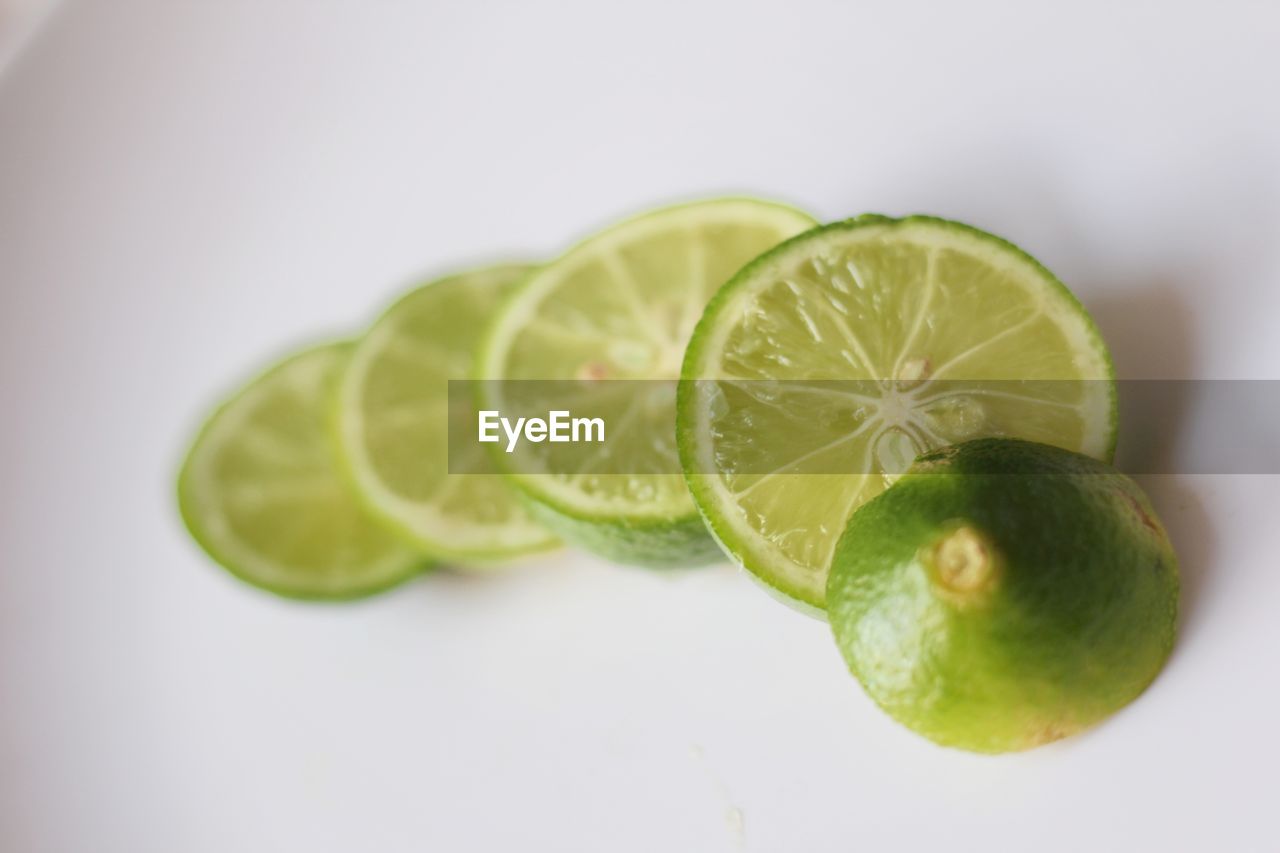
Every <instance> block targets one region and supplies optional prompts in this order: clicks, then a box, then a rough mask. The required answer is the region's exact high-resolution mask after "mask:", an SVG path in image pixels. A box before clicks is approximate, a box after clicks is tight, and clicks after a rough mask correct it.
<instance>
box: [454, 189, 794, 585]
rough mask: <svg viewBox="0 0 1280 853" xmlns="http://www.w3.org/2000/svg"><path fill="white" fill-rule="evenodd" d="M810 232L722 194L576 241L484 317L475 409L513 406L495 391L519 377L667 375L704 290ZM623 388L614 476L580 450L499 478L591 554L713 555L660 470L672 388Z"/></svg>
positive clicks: (670, 560)
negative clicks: (627, 394) (566, 465)
mask: <svg viewBox="0 0 1280 853" xmlns="http://www.w3.org/2000/svg"><path fill="white" fill-rule="evenodd" d="M812 225H813V220H812V219H810V218H809V217H808V216H806V215H805V214H803V213H800V212H799V211H796V210H793V209H792V208H789V207H784V206H782V205H777V204H771V203H766V202H761V201H754V200H749V199H723V200H716V201H707V202H699V203H694V204H688V205H683V206H679V207H673V208H668V209H665V210H660V211H657V212H654V213H650V214H647V215H644V216H640V217H638V218H635V219H632V220H629V221H627V222H624V223H622V224H620V225H617V226H615V227H613V228H610V229H608V230H606V231H604V232H602V233H600V234H598V235H596V236H594V237H592V238H590V239H588V240H586V241H585V242H583V243H581V244H579V245H578V246H577V247H576V248H574V249H572V250H570V251H569V252H568V253H567V254H566V255H564V256H563V257H561V258H560V259H559V260H557V261H555V262H554V263H551V264H548V265H547V266H545V267H542V268H541V269H540V270H538V271H537V272H536V273H534V274H533V275H532V276H530V277H529V278H528V279H526V280H525V282H524V283H523V284H522V285H521V286H520V288H519V290H518V291H517V293H516V294H515V295H514V297H513V298H512V299H511V301H510V302H509V303H507V305H506V306H505V308H504V310H503V311H502V313H501V314H500V316H498V318H497V319H496V321H495V323H494V326H493V328H492V329H491V332H490V334H489V337H488V342H487V344H486V346H485V347H484V350H483V353H482V355H481V359H480V365H479V372H478V375H479V377H480V379H481V380H486V381H482V382H480V383H479V386H478V394H479V396H480V398H481V400H482V401H483V406H482V408H484V409H486V410H494V411H499V412H501V411H503V410H504V409H508V410H509V409H511V408H513V406H508V405H507V403H508V402H511V401H510V400H508V399H507V396H508V392H509V391H510V389H512V388H514V387H515V386H516V385H517V384H518V383H520V382H521V381H525V380H562V381H563V380H571V381H578V380H580V381H583V382H590V381H593V380H626V379H670V380H675V379H677V378H678V377H679V370H680V362H681V359H682V358H683V355H684V348H685V344H686V342H687V341H688V339H689V334H690V332H691V331H692V330H693V326H694V324H695V323H696V322H697V319H698V317H699V316H701V314H702V310H703V308H704V307H705V305H706V302H707V299H708V298H709V297H710V296H711V294H712V293H714V292H715V291H716V290H717V289H718V288H719V286H720V285H721V284H723V283H724V282H725V281H727V280H728V278H729V277H730V276H732V275H733V274H734V273H735V272H737V271H738V269H739V268H741V267H742V265H743V264H745V263H746V262H747V261H749V260H751V259H752V258H754V257H755V256H756V255H758V254H759V253H761V252H763V251H765V250H766V249H769V248H771V247H773V246H775V245H777V243H778V242H780V241H781V240H783V239H785V238H787V237H790V236H792V235H794V234H797V233H799V232H801V231H803V230H804V229H806V228H809V227H811V226H812ZM626 384H627V383H614V385H615V386H616V387H617V388H623V387H624V386H626ZM671 384H674V382H672V383H671ZM634 385H635V386H636V387H635V389H634V393H633V396H632V398H631V399H630V400H628V401H627V405H626V406H625V407H624V409H623V411H622V412H621V414H620V415H619V417H618V418H616V419H614V420H612V421H611V422H610V423H609V425H608V429H609V436H610V439H609V447H610V450H609V452H610V453H611V454H613V455H614V457H615V460H614V462H616V458H617V457H623V458H626V459H628V460H630V461H629V464H628V466H627V470H626V471H625V472H620V471H619V468H618V467H617V466H616V464H613V463H611V465H612V470H611V471H608V472H607V473H594V472H593V465H592V464H591V459H590V458H589V455H583V456H582V457H580V459H582V461H583V464H581V465H580V466H579V468H578V469H577V470H574V471H563V472H557V473H554V474H542V473H530V472H527V471H518V470H508V474H509V476H510V479H511V480H512V481H513V482H514V483H516V485H517V486H518V487H519V488H520V489H521V490H522V491H523V492H524V493H525V494H526V495H527V496H528V497H529V498H530V499H531V500H532V501H533V504H534V506H535V508H536V509H535V511H536V512H538V514H539V518H542V519H544V520H545V521H546V522H547V523H548V524H549V525H551V526H552V527H553V528H554V529H555V530H556V531H557V532H558V533H560V534H561V535H562V536H563V537H564V538H566V539H567V540H571V541H573V542H575V543H577V544H580V545H582V546H583V547H586V548H588V549H590V550H593V551H595V552H597V553H600V554H603V555H604V556H607V557H610V558H612V559H615V560H618V561H620V562H628V563H635V564H641V565H654V566H666V565H681V564H696V563H702V562H708V561H710V560H712V559H714V558H715V557H716V556H718V550H717V549H716V546H715V544H714V542H712V541H711V540H710V539H709V538H708V536H707V534H706V531H705V528H704V526H703V524H702V521H701V520H700V519H699V518H698V516H697V513H696V511H695V509H694V507H693V504H692V502H691V501H690V499H689V494H688V489H687V487H686V486H685V484H684V481H683V478H682V477H681V476H680V475H679V474H678V473H671V472H674V471H678V470H679V467H678V460H677V454H676V449H675V400H674V394H673V393H672V387H671V385H669V384H664V383H649V384H648V385H646V384H645V383H634ZM610 393H612V391H610ZM500 455H501V454H495V457H500ZM610 467H611V466H610V465H601V466H599V468H597V469H596V470H608V469H610ZM658 472H667V473H658Z"/></svg>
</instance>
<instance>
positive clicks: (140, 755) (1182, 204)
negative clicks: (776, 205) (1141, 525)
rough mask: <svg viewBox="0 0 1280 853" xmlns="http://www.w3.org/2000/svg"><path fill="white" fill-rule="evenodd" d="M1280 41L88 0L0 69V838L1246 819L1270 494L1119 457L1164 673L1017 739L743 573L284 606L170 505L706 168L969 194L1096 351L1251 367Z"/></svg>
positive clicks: (1219, 7) (908, 837)
mask: <svg viewBox="0 0 1280 853" xmlns="http://www.w3.org/2000/svg"><path fill="white" fill-rule="evenodd" d="M1278 40H1280V13H1278V12H1277V9H1276V7H1275V6H1274V5H1270V4H1265V3H1260V2H1259V3H1246V2H1238V3H1218V4H1191V3H1176V2H1174V3H1164V4H1137V3H1134V4H1122V3H1121V4H1118V3H1114V2H1107V3H1090V2H1085V3H1071V4H1053V5H1047V4H1030V3H1008V4H996V3H989V2H970V3H965V4H951V3H934V4H926V5H923V6H911V5H910V4H897V3H819V2H794V3H789V4H768V5H764V4H758V5H754V6H752V5H751V4H744V3H734V2H695V1H694V0H682V2H670V3H668V2H651V3H643V4H631V5H629V6H627V7H621V6H619V5H617V4H604V3H597V2H585V0H583V2H566V3H560V4H540V3H527V2H524V3H516V2H512V3H502V4H499V3H480V2H475V3H449V4H446V3H367V2H366V3H359V2H346V3H339V2H324V3H320V2H314V0H312V2H300V0H293V2H275V3H261V2H249V0H227V1H226V2H218V3H196V2H187V3H175V2H164V0H153V2H141V0H117V2H113V3H109V4H108V3H100V2H91V0H68V2H66V3H64V4H63V7H62V8H61V9H60V10H59V11H58V12H57V13H56V14H55V15H54V17H53V18H52V20H51V21H50V23H49V24H48V25H47V26H46V27H45V28H44V29H43V30H42V32H41V33H39V34H38V35H37V36H36V38H34V39H33V40H32V41H31V42H29V44H28V46H27V48H26V50H25V51H24V52H23V54H22V55H21V56H20V57H19V58H18V59H17V61H16V62H14V63H12V64H11V65H10V66H9V67H8V69H7V70H6V72H5V75H4V76H3V77H0V293H2V294H3V296H2V299H3V302H2V303H0V332H2V334H0V391H2V393H3V399H4V404H3V412H4V418H3V421H2V422H0V437H2V439H3V445H2V446H3V450H0V460H2V464H0V472H2V473H0V477H2V479H0V499H2V504H0V848H2V849H4V850H6V851H7V850H13V851H57V853H62V852H63V851H66V853H71V851H82V850H94V851H99V853H116V851H119V852H120V853H144V852H145V851H183V853H204V851H208V853H226V851H237V853H256V851H292V850H307V851H310V853H324V851H335V853H336V851H350V850H357V849H359V850H376V851H421V850H438V851H515V850H520V851H548V853H561V851H579V850H581V851H593V853H594V851H609V853H621V851H643V853H652V851H658V850H671V851H707V853H714V851H735V850H743V849H745V850H750V851H779V853H793V851H848V850H885V849H905V850H948V851H955V850H965V849H979V848H980V849H983V850H1017V851H1022V850H1043V851H1056V850H1061V851H1078V850H1082V849H1090V850H1126V851H1129V850H1138V849H1169V850H1262V849H1269V848H1273V847H1274V844H1275V838H1274V825H1273V824H1274V820H1273V812H1274V791H1275V782H1274V779H1275V772H1274V767H1275V764H1276V762H1277V760H1280V733H1278V732H1280V728H1278V727H1277V725H1276V720H1277V718H1280V686H1278V684H1280V682H1277V679H1276V677H1275V668H1276V660H1275V655H1276V650H1277V648H1280V619H1278V618H1277V615H1276V614H1277V608H1278V607H1280V572H1277V571H1276V563H1277V559H1276V544H1275V543H1276V539H1275V522H1274V515H1275V510H1274V507H1275V505H1276V501H1277V499H1280V478H1277V477H1261V476H1257V477H1172V478H1158V479H1154V480H1151V481H1149V482H1148V485H1149V486H1150V487H1151V490H1152V492H1153V496H1154V497H1155V499H1156V501H1157V504H1158V506H1159V509H1160V511H1161V513H1162V515H1163V517H1164V519H1165V521H1166V523H1167V524H1168V526H1169V527H1170V528H1171V530H1172V532H1173V536H1174V538H1175V540H1176V544H1177V545H1178V547H1179V550H1180V552H1181V554H1182V558H1183V562H1184V576H1185V586H1186V588H1187V595H1186V600H1185V602H1184V608H1185V621H1184V626H1183V633H1182V638H1181V641H1180V644H1179V646H1178V648H1177V651H1176V652H1175V654H1174V656H1173V658H1172V660H1171V662H1170V664H1169V666H1168V668H1167V670H1166V671H1165V673H1164V674H1163V675H1162V676H1161V677H1160V679H1159V680H1158V681H1157V682H1156V683H1155V685H1154V686H1153V687H1152V688H1151V690H1150V691H1149V692H1148V693H1147V694H1146V695H1144V696H1143V697H1142V698H1141V699H1140V700H1139V701H1138V702H1136V703H1135V704H1134V705H1132V706H1131V707H1130V708H1128V709H1126V710H1125V711H1123V712H1122V713H1120V714H1119V715H1117V716H1116V717H1115V718H1114V719H1112V720H1111V721H1109V722H1108V723H1106V724H1105V725H1103V726H1101V727H1100V728H1098V729H1097V730H1095V731H1093V732H1091V733H1088V734H1086V735H1084V736H1081V737H1077V738H1075V739H1072V740H1069V741H1067V742H1064V743H1061V744H1057V745H1054V746H1050V747H1047V748H1044V749H1041V750H1038V751H1035V752H1032V753H1030V754H1025V755H1018V756H1008V757H1002V758H984V757H978V756H970V755H965V754H961V753H957V752H951V751H946V750H943V749H939V748H937V747H934V746H932V745H930V744H929V743H927V742H925V741H923V740H921V739H919V738H917V737H916V736H914V735H912V734H911V733H909V732H907V731H905V730H903V729H901V728H899V727H898V726H896V725H895V724H894V723H892V722H891V721H890V720H888V719H887V718H886V717H885V716H884V715H882V714H881V713H880V712H879V711H877V710H876V709H875V708H874V707H873V706H872V704H871V703H870V701H869V700H868V699H866V698H865V697H864V696H863V695H862V693H861V692H860V691H859V689H858V686H857V685H856V683H855V682H854V681H853V680H852V678H850V677H848V676H847V675H846V674H845V672H844V668H843V665H842V663H841V661H840V659H839V657H838V655H837V653H836V650H835V646H834V644H833V643H832V642H831V641H830V639H829V638H828V636H827V629H826V627H825V626H824V625H822V624H821V623H819V622H816V621H813V620H810V619H808V618H806V617H804V616H800V615H797V614H795V613H793V612H790V611H789V610H787V609H786V608H784V607H782V606H780V605H778V604H776V603H775V602H773V601H772V600H771V599H769V598H768V597H767V596H765V595H764V594H762V593H761V592H760V591H759V590H757V589H756V588H755V587H754V586H753V585H752V584H751V583H749V582H747V581H746V580H745V579H743V578H742V577H739V576H738V575H737V574H735V573H734V572H733V571H731V570H730V569H728V568H713V569H708V570H705V571H699V572H690V573H686V574H674V575H656V574H650V573H646V572H643V571H637V570H627V569H621V568H615V567H611V566H608V565H605V564H604V563H602V562H599V561H597V560H594V559H592V558H590V557H587V556H584V555H581V554H577V553H569V552H566V553H563V554H557V555H554V556H550V557H546V558H541V559H537V560H533V561H531V562H530V563H528V564H527V565H525V566H522V567H520V568H518V569H516V570H513V571H511V572H509V573H506V574H503V575H500V576H495V577H492V578H487V579H474V578H457V577H449V576H445V575H441V576H436V577H432V578H428V579H425V580H423V581H422V582H419V583H415V584H412V585H410V586H408V587H406V588H403V589H401V590H399V591H397V592H395V593H393V594H390V595H387V596H385V597H382V598H379V599H376V600H373V601H370V602H368V603H364V604H359V605H354V606H345V607H316V606H305V605H297V604H289V603H285V602H281V601H276V600H274V599H272V598H270V597H267V596H265V595H263V594H260V593H257V592H255V591H253V590H251V589H247V588H245V587H242V586H240V585H239V584H237V583H236V582H235V581H234V580H232V579H231V578H229V577H228V576H226V575H224V574H223V573H221V572H220V571H218V570H217V569H216V568H213V567H212V566H211V565H209V564H208V563H207V561H206V560H205V559H204V558H203V557H202V556H201V555H200V554H199V553H197V552H196V550H195V549H194V548H193V546H192V545H191V544H190V543H189V542H188V541H187V539H186V538H185V536H184V534H183V533H182V531H181V529H180V527H179V524H178V522H177V519H176V516H175V512H174V509H173V499H172V494H171V492H172V478H173V475H174V472H175V467H176V464H177V462H178V460H179V459H180V456H181V454H182V451H183V449H184V445H185V443H186V441H187V439H188V437H189V434H190V430H191V429H192V428H193V427H194V426H195V425H196V424H197V422H198V420H199V419H200V417H201V413H202V411H203V409H204V407H205V406H206V405H207V404H208V403H210V402H211V400H212V399H213V398H214V397H215V396H216V395H217V394H218V393H219V392H221V391H223V390H227V389H228V388H229V387H230V386H232V385H234V384H235V383H236V382H237V381H238V379H239V378H240V377H242V376H243V375H245V374H246V373H248V372H251V371H252V370H254V369H255V368H256V367H257V366H258V365H259V364H260V363H262V362H263V361H264V360H267V359H270V358H271V357H272V356H273V355H275V354H277V353H279V352H281V351H283V350H285V349H287V348H288V347H289V346H290V344H291V343H293V342H299V341H307V340H310V339H314V338H316V337H323V336H326V335H333V334H341V333H344V332H346V331H348V330H353V329H356V328H358V327H359V325H360V324H361V323H362V322H364V321H365V320H367V319H369V318H371V317H373V316H374V315H375V314H376V312H378V311H379V310H380V309H381V307H382V306H383V305H384V304H385V303H386V302H387V301H388V300H389V299H390V298H392V297H393V296H394V295H395V294H396V292H397V291H398V290H399V289H400V288H401V287H402V286H403V285H405V284H406V283H408V282H410V281H411V280H412V279H413V278H414V277H415V276H416V275H418V274H419V273H422V272H424V271H431V270H434V269H443V268H447V267H452V266H455V265H457V264H458V263H460V262H467V261H470V260H474V259H484V258H487V257H489V256H490V255H491V254H492V253H494V252H502V253H506V254H510V253H527V254H529V255H539V254H547V253H551V252H554V251H555V250H557V249H558V248H560V247H563V246H565V245H566V244H567V243H568V242H569V241H570V240H571V239H572V238H574V237H575V236H577V235H580V234H582V233H584V232H586V231H589V230H590V229H592V228H593V227H595V226H596V225H598V224H600V223H601V222H603V221H606V220H608V219H610V218H612V217H615V216H617V215H619V214H622V213H625V212H629V211H631V210H634V209H637V208H641V207H644V206H647V205H649V204H652V203H654V202H658V201H663V200H666V199H669V198H679V197H687V196H696V195H705V194H709V193H714V192H718V191H721V190H734V191H744V190H745V191H755V192H758V193H761V194H765V195H772V196H777V197H780V198H783V199H787V200H791V201H794V202H797V203H799V204H801V205H803V206H806V207H808V208H809V209H811V210H813V211H814V212H815V213H816V214H817V215H819V216H821V217H823V218H837V217H842V216H846V215H851V214H855V213H860V212H863V211H868V210H874V211H881V212H886V213H906V212H913V211H924V212H931V213H937V214H941V215H944V216H951V217H955V218H960V219H964V220H967V221H971V222H973V223H974V224H976V225H979V226H982V227H986V228H988V229H990V230H993V231H995V232H997V233H1000V234H1003V235H1005V236H1007V237H1009V238H1011V239H1013V240H1015V241H1016V242H1018V243H1020V244H1021V245H1023V246H1024V247H1025V248H1027V249H1028V250H1029V251H1031V252H1032V253H1034V254H1036V255H1037V256H1038V257H1040V258H1041V259H1042V260H1043V261H1044V262H1045V263H1046V264H1047V265H1048V266H1049V267H1051V268H1052V269H1054V270H1055V271H1056V272H1057V273H1058V274H1059V275H1060V276H1061V277H1062V278H1064V279H1065V280H1066V281H1067V282H1068V283H1070V284H1071V285H1072V286H1073V287H1074V288H1075V290H1076V292H1077V293H1078V294H1079V295H1080V296H1081V298H1082V299H1083V300H1084V302H1085V303H1086V304H1087V305H1088V306H1089V307H1090V309H1091V310H1092V311H1093V312H1094V314H1095V315H1096V317H1097V319H1098V320H1099V323H1100V324H1101V326H1102V327H1103V330H1104V332H1105V333H1106V335H1107V338H1108V340H1109V341H1110V343H1111V344H1112V346H1113V348H1114V351H1115V355H1116V358H1117V362H1118V365H1119V368H1120V371H1121V373H1122V375H1124V376H1128V377H1152V376H1157V377H1174V378H1190V377H1197V378H1245V377H1250V378H1270V379H1277V378H1280V343H1278V338H1280V335H1277V319H1276V318H1277V316H1278V315H1280V286H1278V285H1280V239H1278V238H1280V100H1277V98H1276V81H1277V80H1280V52H1277V51H1276V49H1275V46H1276V44H1277V42H1278ZM1144 428H1145V429H1148V430H1151V429H1158V430H1169V431H1175V430H1185V436H1184V437H1186V436H1190V437H1194V438H1195V440H1206V439H1205V438H1204V437H1203V436H1198V435H1196V434H1195V431H1194V429H1193V425H1185V424H1179V423H1173V422H1170V423H1167V424H1159V423H1157V424H1154V425H1152V424H1150V423H1148V424H1147V425H1146V426H1145V427H1144ZM1152 440H1153V438H1152V436H1151V435H1150V434H1142V433H1141V432H1139V433H1137V434H1135V432H1134V429H1133V427H1130V428H1128V429H1127V430H1126V431H1125V432H1124V433H1123V434H1122V442H1124V443H1127V445H1128V446H1129V447H1130V448H1133V447H1139V446H1142V445H1144V444H1146V443H1148V442H1150V441H1152ZM1186 440H1190V438H1187V439H1186Z"/></svg>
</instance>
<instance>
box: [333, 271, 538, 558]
mask: <svg viewBox="0 0 1280 853" xmlns="http://www.w3.org/2000/svg"><path fill="white" fill-rule="evenodd" d="M531 270H532V268H531V267H528V266H524V265H518V264H509V265H502V266H493V267H486V268H482V269H476V270H472V271H469V272H464V273H461V274H459V275H453V276H449V277H447V278H442V279H440V280H438V281H434V282H431V283H429V284H426V285H424V286H422V287H420V288H418V289H416V290H414V291H413V292H411V293H409V294H408V295H407V296H405V297H403V298H402V299H401V300H400V301H399V302H397V303H396V304H395V305H393V306H392V307H391V308H390V309H389V310H388V311H387V312H386V313H385V314H383V315H382V317H381V318H380V319H379V320H378V321H377V322H376V323H374V324H373V326H372V327H371V328H370V329H369V331H368V332H367V333H366V334H365V335H364V337H362V338H361V339H360V340H359V342H358V343H357V344H356V347H355V351H354V352H353V353H352V355H351V358H350V360H349V362H348V364H347V368H346V370H345V371H344V372H343V375H342V378H341V381H340V382H339V383H338V387H337V391H336V395H335V408H334V434H335V436H336V440H337V445H338V451H339V456H340V458H341V459H342V463H343V467H344V469H345V471H346V473H347V474H348V476H349V478H350V481H351V484H352V487H353V488H354V489H355V492H356V495H357V496H358V498H359V499H360V501H361V502H362V503H363V504H364V505H365V507H366V508H367V509H368V511H369V512H370V513H372V514H373V515H374V516H376V517H377V518H378V519H379V520H380V521H382V522H383V524H384V525H386V527H387V529H388V530H390V531H392V532H393V533H395V534H396V535H398V536H399V537H401V539H402V540H403V541H404V542H406V543H408V544H411V545H413V546H414V547H416V548H418V549H420V550H422V551H424V552H426V553H428V554H431V555H433V556H437V557H441V558H447V559H449V560H450V561H451V562H454V563H459V562H461V563H475V562H479V563H488V562H491V561H494V560H498V559H501V558H506V557H512V556H515V555H518V554H524V553H527V552H530V551H537V550H541V549H546V548H551V547H554V546H555V545H556V544H557V540H556V539H555V537H554V536H553V535H552V534H551V533H549V532H548V531H547V530H546V529H545V528H543V527H542V526H541V525H539V524H537V523H536V522H534V521H533V519H532V518H530V516H529V515H528V513H527V512H526V511H525V509H524V508H523V506H521V504H520V503H519V501H518V499H517V495H516V493H515V491H514V490H513V489H512V488H511V487H510V485H509V484H508V483H506V482H505V481H504V480H503V478H502V477H500V476H497V475H496V474H497V472H496V471H495V469H494V468H493V467H492V466H491V463H490V461H489V459H488V458H487V456H486V454H484V453H483V452H481V451H480V449H479V448H472V449H471V451H470V452H469V455H468V450H467V449H466V448H463V449H462V450H461V451H460V452H459V454H456V455H455V458H452V459H451V458H450V456H449V421H450V417H452V418H454V419H455V420H459V419H461V420H471V419H473V418H474V415H473V413H472V411H473V410H472V408H471V407H470V406H468V405H465V403H466V400H459V399H456V398H455V400H454V402H455V404H456V405H453V406H451V405H450V398H449V390H450V388H449V380H451V379H453V380H467V379H470V377H471V373H472V366H473V353H474V350H475V347H476V344H477V339H478V338H479V337H480V335H481V330H482V329H483V328H484V327H485V325H486V324H487V323H488V321H489V319H490V318H491V317H492V315H493V313H494V312H495V311H496V310H497V309H498V306H499V304H500V303H501V302H502V300H503V298H504V297H505V296H506V295H507V294H508V293H509V291H510V290H511V287H512V286H513V285H514V284H515V283H516V282H517V281H519V280H520V279H522V278H523V277H525V276H526V275H528V274H529V272H530V271H531ZM451 470H452V471H453V473H450V471H451Z"/></svg>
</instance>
